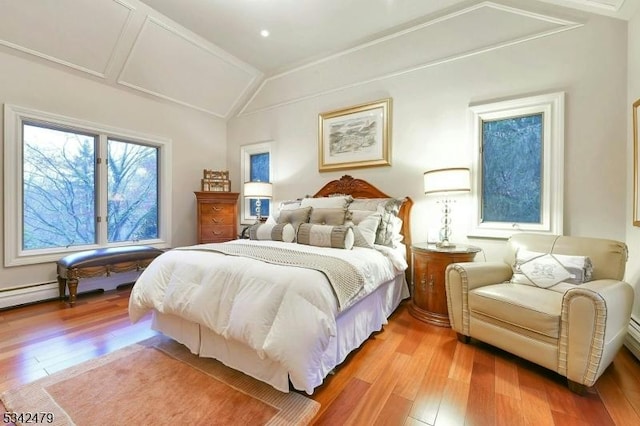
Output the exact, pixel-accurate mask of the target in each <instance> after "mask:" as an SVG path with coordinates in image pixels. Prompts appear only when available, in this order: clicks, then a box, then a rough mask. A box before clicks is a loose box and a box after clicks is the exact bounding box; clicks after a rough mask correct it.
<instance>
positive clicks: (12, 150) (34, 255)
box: [4, 104, 171, 267]
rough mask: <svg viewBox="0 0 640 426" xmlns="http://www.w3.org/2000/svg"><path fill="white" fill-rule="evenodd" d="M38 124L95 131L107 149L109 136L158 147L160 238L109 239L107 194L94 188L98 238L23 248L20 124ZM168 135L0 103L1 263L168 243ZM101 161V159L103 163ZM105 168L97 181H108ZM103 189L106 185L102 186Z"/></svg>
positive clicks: (98, 172)
mask: <svg viewBox="0 0 640 426" xmlns="http://www.w3.org/2000/svg"><path fill="white" fill-rule="evenodd" d="M24 121H27V122H30V123H42V124H43V125H52V126H55V127H56V128H59V129H68V130H70V131H78V132H83V133H89V134H96V135H98V137H99V138H100V142H101V144H100V146H101V147H102V150H103V151H106V143H105V142H106V140H107V139H108V138H112V139H117V140H122V141H127V142H134V143H140V144H144V145H148V146H153V147H156V148H158V156H159V160H158V165H159V167H160V172H159V175H158V179H159V182H158V203H159V206H158V213H159V221H160V223H159V224H158V233H159V237H158V238H157V239H152V240H144V241H121V242H117V243H108V242H107V223H108V221H107V220H106V217H107V193H106V190H102V189H101V188H99V189H98V191H97V193H96V208H97V211H96V213H97V215H98V216H100V217H101V218H102V220H101V221H100V222H98V223H97V235H96V239H97V243H96V244H88V245H83V246H73V247H67V248H59V247H56V248H47V249H40V250H23V248H22V243H23V241H22V234H23V229H22V217H23V198H22V164H23V154H22V143H23V140H22V124H23V122H24ZM98 155H99V156H100V157H101V158H106V152H100V153H98ZM170 159H171V140H169V139H164V138H160V137H157V136H151V135H146V134H143V133H138V132H134V131H130V130H123V129H118V128H115V127H110V126H106V125H102V124H97V123H93V122H90V121H85V120H79V119H75V118H70V117H65V116H62V115H57V114H52V113H48V112H43V111H37V110H34V109H30V108H24V107H20V106H16V105H10V104H5V106H4V253H5V255H4V265H5V267H10V266H20V265H30V264H36V263H45V262H52V261H56V260H58V259H60V257H62V256H64V255H67V254H70V253H74V252H78V251H81V250H88V249H95V248H101V247H119V246H127V245H135V244H145V245H152V246H155V247H170V246H171V164H170V161H171V160H170ZM102 164H103V165H104V164H105V163H104V162H103V163H102ZM106 175H107V170H106V167H105V166H102V167H98V168H97V170H96V180H97V181H98V182H106ZM105 188H106V185H105Z"/></svg>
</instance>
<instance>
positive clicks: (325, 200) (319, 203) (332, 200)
mask: <svg viewBox="0 0 640 426" xmlns="http://www.w3.org/2000/svg"><path fill="white" fill-rule="evenodd" d="M351 201H353V197H352V196H351V195H341V196H338V197H318V198H312V197H308V198H303V199H302V201H301V202H300V207H313V208H314V209H339V208H346V207H347V206H348V205H349V203H350V202H351Z"/></svg>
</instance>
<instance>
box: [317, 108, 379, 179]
mask: <svg viewBox="0 0 640 426" xmlns="http://www.w3.org/2000/svg"><path fill="white" fill-rule="evenodd" d="M390 116H391V98H387V99H382V100H379V101H375V102H371V103H367V104H362V105H356V106H353V107H350V108H346V109H341V110H336V111H330V112H325V113H322V114H320V115H319V117H318V169H319V170H320V171H321V172H326V171H331V170H343V169H354V168H359V167H374V166H390V165H391V118H390Z"/></svg>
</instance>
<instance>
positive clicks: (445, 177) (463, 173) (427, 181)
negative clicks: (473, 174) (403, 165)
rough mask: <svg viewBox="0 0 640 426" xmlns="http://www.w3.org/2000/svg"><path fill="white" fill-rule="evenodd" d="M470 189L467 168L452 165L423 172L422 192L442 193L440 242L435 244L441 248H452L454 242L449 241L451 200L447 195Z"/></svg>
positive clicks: (426, 193) (428, 193) (427, 193)
mask: <svg viewBox="0 0 640 426" xmlns="http://www.w3.org/2000/svg"><path fill="white" fill-rule="evenodd" d="M469 191H471V179H470V172H469V169H468V168H464V167H454V168H449V169H436V170H429V171H427V172H424V193H425V195H430V194H444V195H445V198H444V199H443V200H442V204H443V206H442V214H443V216H442V228H440V242H439V243H437V244H436V245H437V246H438V247H442V248H454V247H455V244H452V243H451V242H450V241H449V237H450V236H451V226H450V225H451V217H450V213H451V206H450V204H451V200H450V199H449V198H448V195H449V194H451V193H455V192H469Z"/></svg>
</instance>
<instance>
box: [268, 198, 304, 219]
mask: <svg viewBox="0 0 640 426" xmlns="http://www.w3.org/2000/svg"><path fill="white" fill-rule="evenodd" d="M301 200H302V198H299V199H297V200H285V201H280V203H279V204H278V210H277V211H276V212H275V213H273V217H272V216H269V219H271V220H269V219H267V220H269V221H270V222H272V223H277V222H278V218H279V217H280V212H281V211H283V210H295V209H299V208H300V202H301Z"/></svg>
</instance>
